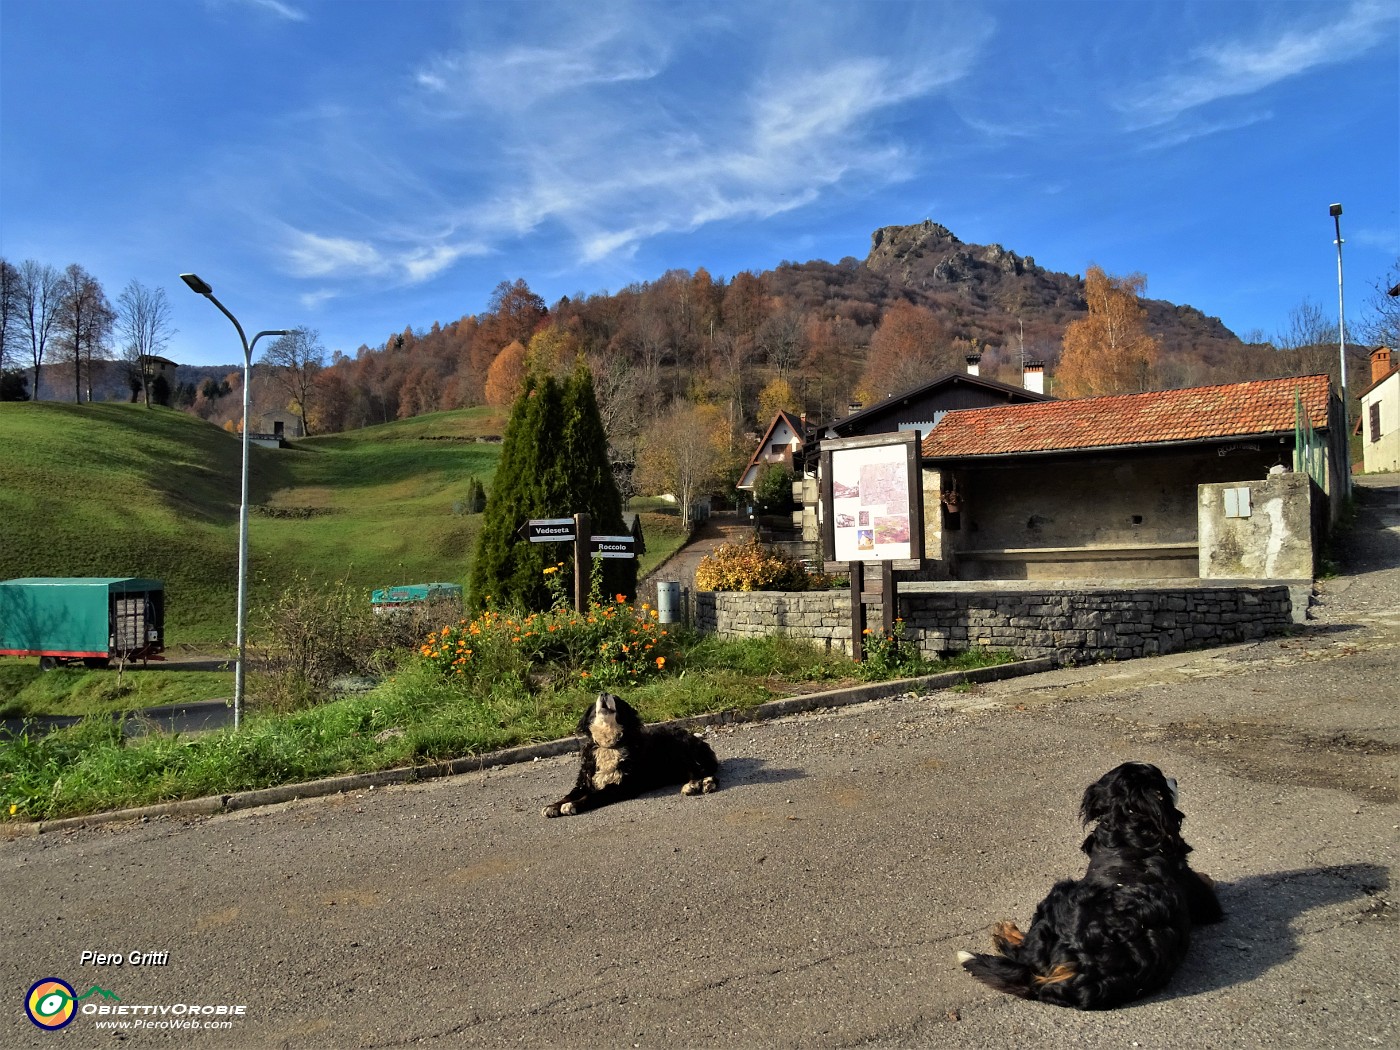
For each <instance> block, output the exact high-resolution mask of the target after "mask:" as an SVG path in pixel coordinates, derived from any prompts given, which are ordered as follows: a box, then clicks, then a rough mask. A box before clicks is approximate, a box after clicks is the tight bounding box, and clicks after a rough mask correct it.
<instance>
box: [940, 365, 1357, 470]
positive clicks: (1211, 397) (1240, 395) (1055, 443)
mask: <svg viewBox="0 0 1400 1050" xmlns="http://www.w3.org/2000/svg"><path fill="white" fill-rule="evenodd" d="M1299 393H1301V394H1302V398H1303V410H1304V412H1305V413H1306V414H1307V417H1308V419H1309V420H1310V421H1311V422H1312V425H1313V426H1314V427H1316V428H1318V429H1326V427H1327V418H1328V408H1329V404H1330V401H1329V399H1330V396H1331V388H1330V386H1329V382H1328V378H1327V376H1325V375H1316V376H1294V377H1290V378H1288V379H1263V380H1258V381H1255V382H1250V383H1230V384H1227V385H1224V386H1199V387H1192V388H1190V389H1187V390H1158V391H1151V392H1149V393H1146V394H1122V395H1118V396H1114V397H1085V398H1076V399H1073V400H1067V401H1045V402H1039V403H1035V404H1027V405H1003V406H998V407H996V408H972V409H964V410H962V411H959V412H949V413H948V414H947V415H946V416H944V417H943V419H942V420H941V421H940V422H939V424H938V426H936V427H934V428H933V430H932V431H931V432H930V433H929V435H928V437H927V438H925V439H924V443H923V455H924V458H925V459H940V458H954V457H961V456H999V455H1008V454H1013V453H1025V452H1058V451H1071V450H1078V449H1094V448H1111V447H1118V446H1124V445H1154V444H1163V443H1176V442H1189V441H1208V440H1211V439H1214V438H1230V437H1247V436H1251V435H1259V434H1278V433H1283V432H1286V431H1291V430H1292V429H1293V425H1294V422H1295V416H1296V410H1295V408H1294V400H1295V397H1296V395H1297V394H1299Z"/></svg>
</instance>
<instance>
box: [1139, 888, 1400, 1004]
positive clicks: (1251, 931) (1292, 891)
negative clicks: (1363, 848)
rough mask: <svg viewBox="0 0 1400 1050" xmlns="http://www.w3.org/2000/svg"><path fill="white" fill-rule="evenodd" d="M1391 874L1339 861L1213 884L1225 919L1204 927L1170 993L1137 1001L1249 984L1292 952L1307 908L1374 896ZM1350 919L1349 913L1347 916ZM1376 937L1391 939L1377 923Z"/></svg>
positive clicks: (1295, 950) (1377, 902)
mask: <svg viewBox="0 0 1400 1050" xmlns="http://www.w3.org/2000/svg"><path fill="white" fill-rule="evenodd" d="M1389 887H1390V878H1389V875H1388V873H1387V871H1386V869H1385V868H1384V867H1382V866H1381V865H1379V864H1338V865H1333V866H1330V867H1323V868H1303V869H1301V870H1297V871H1280V872H1274V873H1271V874H1268V875H1253V876H1250V877H1249V878H1245V879H1240V880H1239V881H1238V882H1231V883H1219V884H1217V885H1216V890H1217V891H1218V893H1219V895H1220V903H1221V904H1222V905H1224V907H1225V921H1224V922H1222V923H1220V924H1219V925H1218V926H1206V927H1202V928H1201V929H1200V930H1198V931H1197V933H1196V943H1195V945H1194V946H1193V948H1192V949H1191V954H1190V955H1188V956H1187V959H1186V962H1185V963H1184V964H1183V966H1182V968H1181V972H1180V973H1179V974H1178V975H1177V978H1176V980H1174V981H1173V982H1172V987H1171V989H1170V990H1169V991H1167V992H1166V993H1164V994H1163V995H1161V996H1153V997H1151V998H1150V999H1144V1000H1142V1002H1144V1003H1147V1002H1152V1001H1154V1000H1168V999H1178V998H1185V997H1187V996H1192V995H1200V994H1202V993H1204V992H1213V991H1218V990H1220V989H1224V988H1230V987H1233V986H1235V985H1241V984H1248V983H1249V982H1251V981H1254V980H1256V979H1258V978H1260V977H1263V976H1264V975H1265V974H1266V973H1268V972H1269V971H1270V970H1272V969H1274V968H1275V967H1276V966H1279V965H1281V964H1282V963H1285V962H1287V961H1288V960H1289V959H1291V958H1293V957H1294V956H1295V955H1297V954H1298V951H1299V944H1298V941H1299V937H1300V933H1301V931H1297V930H1295V929H1294V928H1293V927H1294V924H1295V923H1296V922H1297V920H1298V919H1300V918H1302V916H1304V915H1305V914H1307V913H1308V912H1310V911H1314V910H1315V909H1317V908H1325V907H1328V906H1330V905H1335V904H1341V903H1343V902H1345V901H1353V900H1362V899H1364V898H1373V899H1374V905H1375V910H1376V911H1377V913H1379V911H1380V909H1382V908H1384V907H1385V905H1384V903H1383V902H1381V901H1380V900H1379V894H1381V893H1383V892H1385V891H1386V890H1388V889H1389ZM1353 918H1354V917H1353ZM1376 934H1377V936H1393V929H1391V928H1390V927H1388V926H1387V927H1380V926H1378V927H1377V930H1376Z"/></svg>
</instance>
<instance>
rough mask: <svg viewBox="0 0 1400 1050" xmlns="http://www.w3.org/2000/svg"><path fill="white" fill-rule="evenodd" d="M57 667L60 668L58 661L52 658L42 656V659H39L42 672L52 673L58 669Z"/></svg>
mask: <svg viewBox="0 0 1400 1050" xmlns="http://www.w3.org/2000/svg"><path fill="white" fill-rule="evenodd" d="M57 666H58V661H57V660H55V659H54V658H53V657H52V656H41V657H39V670H41V671H52V670H53V669H54V668H55V667H57Z"/></svg>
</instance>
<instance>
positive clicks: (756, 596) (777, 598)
mask: <svg viewBox="0 0 1400 1050" xmlns="http://www.w3.org/2000/svg"><path fill="white" fill-rule="evenodd" d="M912 586H913V587H921V588H929V587H930V586H931V587H932V588H933V589H917V590H915V589H910V590H906V591H901V594H900V598H899V605H900V614H901V616H902V618H903V620H904V625H905V627H904V634H905V637H906V638H908V639H910V640H911V641H913V642H914V643H915V644H917V645H918V646H919V647H920V649H921V650H923V651H924V653H925V654H926V655H929V656H937V655H940V654H942V653H946V652H961V651H963V650H967V649H979V648H981V649H1009V650H1011V651H1013V652H1015V653H1016V655H1017V656H1020V657H1035V656H1054V657H1056V658H1058V659H1060V660H1063V661H1071V660H1072V661H1079V662H1084V661H1092V660H1106V659H1117V660H1124V659H1133V658H1136V657H1140V656H1156V655H1159V654H1161V653H1169V652H1175V651H1177V650H1181V649H1196V648H1202V647H1206V646H1212V645H1226V644H1229V643H1232V642H1239V641H1244V640H1247V639H1250V638H1259V637H1262V636H1264V635H1266V634H1274V633H1278V632H1281V631H1284V630H1286V629H1287V628H1288V627H1289V626H1290V625H1291V624H1292V623H1293V601H1292V598H1291V596H1290V593H1289V588H1288V587H1287V586H1285V585H1278V586H1274V585H1269V584H1252V585H1248V586H1228V585H1210V586H1181V587H1178V586H1174V585H1170V584H1168V585H1162V586H1134V587H1131V588H1129V589H1118V588H1107V587H1105V588H1082V589H1073V590H1065V589H1055V588H1043V587H1020V588H1017V587H1014V586H1013V587H1009V588H1008V587H996V588H988V589H985V590H983V589H978V590H971V589H967V588H966V587H961V588H958V587H955V586H954V585H950V584H935V585H928V584H924V585H912ZM868 597H869V595H867V598H868ZM866 615H867V623H868V624H869V625H870V626H871V627H873V628H875V629H876V630H878V629H879V625H880V607H879V606H878V605H871V604H868V603H867V605H866ZM694 623H695V625H696V626H697V627H698V628H699V629H700V630H703V631H708V632H714V633H717V634H720V635H722V636H724V637H731V638H744V637H758V636H763V635H768V634H781V635H787V636H789V637H794V638H805V639H808V640H810V641H813V642H816V643H817V644H818V645H822V646H824V647H826V648H838V649H841V650H842V651H844V652H847V653H849V652H850V651H851V615H850V595H849V593H848V592H845V591H821V592H805V593H768V592H734V591H722V592H716V591H701V592H699V593H697V594H696V596H695V608H694Z"/></svg>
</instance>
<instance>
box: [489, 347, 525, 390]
mask: <svg viewBox="0 0 1400 1050" xmlns="http://www.w3.org/2000/svg"><path fill="white" fill-rule="evenodd" d="M524 377H525V346H524V344H523V343H521V342H520V340H518V339H516V340H514V341H513V342H510V343H507V344H506V346H505V349H503V350H502V351H501V352H500V353H499V354H497V355H496V359H495V360H494V361H492V362H491V367H490V368H489V369H487V370H486V403H487V404H488V405H497V406H503V405H509V404H511V403H512V402H514V401H515V395H516V394H517V393H519V392H520V381H521V380H522V379H523V378H524Z"/></svg>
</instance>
